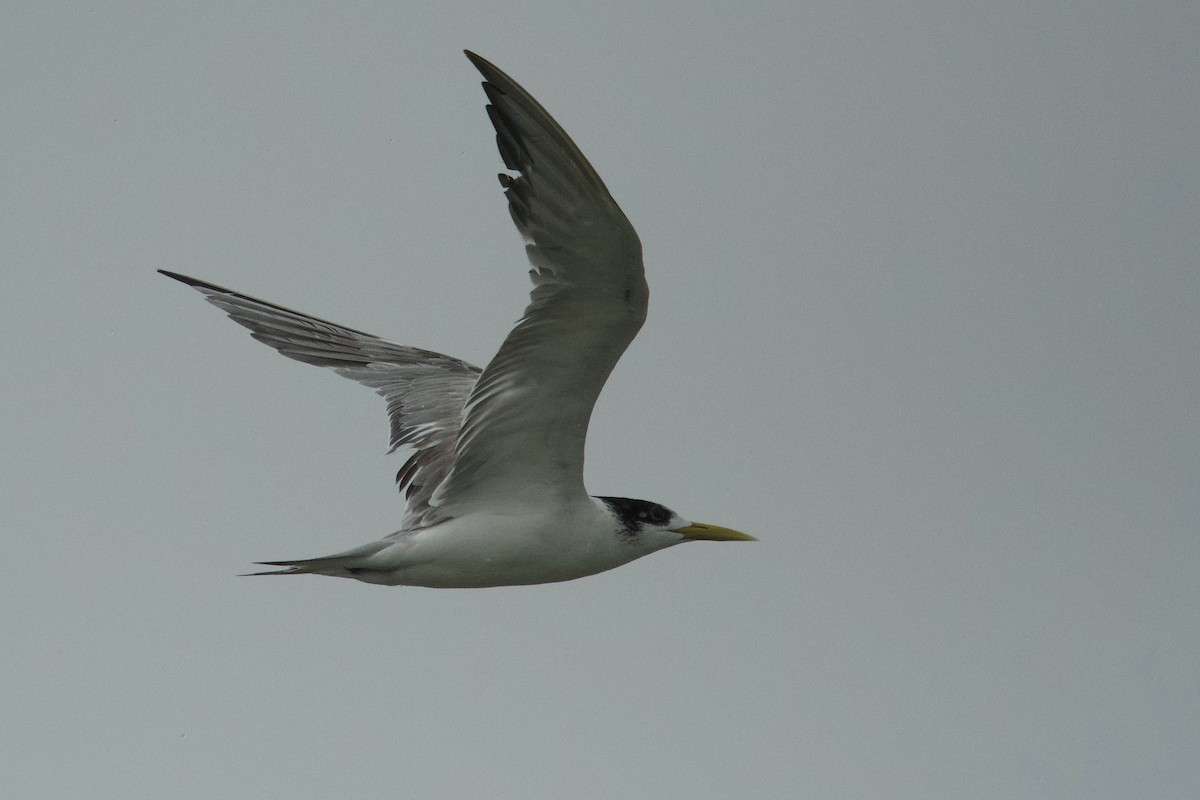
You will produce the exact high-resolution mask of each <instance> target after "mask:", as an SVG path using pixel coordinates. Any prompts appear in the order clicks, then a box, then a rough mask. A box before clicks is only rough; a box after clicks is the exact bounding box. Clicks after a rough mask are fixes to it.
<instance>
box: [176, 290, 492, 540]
mask: <svg viewBox="0 0 1200 800" xmlns="http://www.w3.org/2000/svg"><path fill="white" fill-rule="evenodd" d="M159 272H161V273H162V274H164V275H166V276H167V277H169V278H174V279H175V280H177V281H182V282H183V283H186V284H187V285H188V286H191V287H193V288H195V289H197V290H198V291H200V292H201V293H203V294H204V296H205V297H206V298H207V299H208V302H210V303H212V304H213V305H215V306H217V307H218V308H220V309H221V310H223V311H224V312H225V313H227V314H228V315H229V317H230V319H232V320H233V321H234V322H236V323H238V324H239V325H244V326H245V327H247V328H249V329H250V332H251V335H252V336H253V337H254V338H255V339H257V340H258V341H260V342H263V343H264V344H267V345H270V346H271V347H273V348H275V349H276V350H278V351H279V352H280V353H282V354H283V355H285V356H287V357H288V358H294V359H296V360H297V361H303V362H304V363H305V364H315V365H316V366H318V367H327V368H329V369H331V370H333V371H334V372H336V373H337V374H339V375H342V376H344V377H346V378H350V379H351V380H354V381H358V382H359V383H361V384H363V385H364V386H370V387H371V388H372V389H374V390H375V391H376V392H378V393H379V394H380V395H382V397H383V398H384V400H386V401H387V409H388V420H389V421H390V423H391V450H392V451H394V450H396V449H398V448H401V447H411V448H413V449H414V452H413V454H412V455H411V456H410V457H409V459H408V461H407V462H405V464H404V466H403V467H401V468H400V471H399V472H398V473H397V474H396V482H397V484H398V485H399V487H400V491H401V492H403V493H404V496H405V499H406V500H407V501H408V510H407V511H406V513H405V515H404V524H403V527H404V528H405V529H410V528H419V527H422V524H423V522H424V520H425V517H426V515H427V514H428V512H429V498H430V496H431V495H432V494H433V492H434V490H435V489H436V488H437V486H438V484H440V483H441V482H442V480H443V479H444V478H445V477H446V474H447V473H448V472H449V471H450V467H451V462H452V461H453V458H454V442H455V439H456V438H457V436H458V430H459V426H460V425H461V423H462V413H463V406H464V405H465V404H466V401H467V397H468V396H469V395H470V392H471V387H473V386H474V385H475V381H476V380H477V379H478V377H479V368H478V367H475V366H472V365H470V364H468V363H466V362H465V361H459V360H458V359H457V358H451V357H450V356H445V355H442V354H441V353H434V352H431V351H429V350H420V349H418V348H416V347H405V346H404V345H399V344H394V343H392V342H389V341H386V340H384V339H380V338H379V337H378V336H372V335H371V334H369V333H363V332H362V331H356V330H352V329H351V328H346V327H344V326H342V325H337V324H335V323H332V322H326V321H325V320H322V319H317V318H316V317H310V316H308V315H307V314H301V313H299V312H298V311H292V310H291V309H287V308H284V307H283V306H277V305H275V304H274V303H268V302H266V301H264V300H258V299H255V298H253V297H247V296H246V295H244V294H238V293H237V292H233V291H230V290H229V289H225V288H222V287H220V286H216V285H214V284H211V283H205V282H204V281H200V280H197V279H195V278H189V277H187V276H186V275H178V274H176V273H174V272H167V271H166V270H159Z"/></svg>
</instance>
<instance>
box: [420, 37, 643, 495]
mask: <svg viewBox="0 0 1200 800" xmlns="http://www.w3.org/2000/svg"><path fill="white" fill-rule="evenodd" d="M467 57H468V58H470V59H471V63H473V64H474V65H475V67H476V68H477V69H478V70H479V71H480V72H481V73H482V74H483V77H484V78H485V81H484V84H483V89H484V91H485V92H486V93H487V97H488V100H489V101H490V105H488V107H487V111H488V116H489V117H490V118H491V121H492V125H493V126H494V127H495V129H496V143H497V145H498V146H499V149H500V155H501V156H502V157H503V158H504V164H505V166H506V167H508V169H510V170H512V171H514V172H516V173H518V175H517V176H516V177H513V176H511V175H504V174H502V175H500V183H501V185H502V186H503V187H504V188H505V195H506V196H507V198H508V204H509V211H510V212H511V213H512V218H513V221H514V222H515V223H516V225H517V229H518V230H519V231H520V232H521V235H522V236H524V237H525V239H526V240H527V241H528V244H527V246H526V248H525V249H526V252H527V254H528V256H529V261H530V263H531V264H532V265H533V269H532V270H531V271H530V276H531V277H532V279H533V286H534V288H533V291H532V293H531V295H530V302H529V305H528V306H527V307H526V309H525V314H524V316H523V317H522V319H521V320H520V322H518V323H517V325H516V327H515V328H514V329H513V330H512V332H511V333H510V334H509V335H508V338H507V339H505V341H504V344H503V345H501V347H500V350H499V352H498V353H497V354H496V356H495V358H493V359H492V361H491V363H490V364H488V366H487V368H486V369H484V371H483V374H482V375H481V376H480V378H479V381H478V382H477V383H476V384H475V386H474V389H473V390H472V391H471V396H470V398H469V399H468V401H467V406H466V416H465V419H464V421H463V426H462V430H461V431H460V433H459V435H458V440H457V442H456V443H455V462H454V466H453V468H452V469H451V471H450V474H449V476H448V477H447V478H446V480H445V481H444V482H443V483H442V485H441V486H440V487H439V488H438V490H437V491H436V492H435V493H434V496H433V498H432V503H433V505H434V506H435V507H437V506H442V505H444V506H446V510H447V511H449V512H450V513H453V510H452V509H454V508H457V507H459V506H460V505H468V506H469V505H473V504H475V503H481V504H486V505H488V506H489V507H492V508H494V507H496V506H498V505H503V504H504V503H505V502H512V503H517V504H522V505H524V504H528V503H531V502H540V501H546V502H553V501H554V499H555V498H561V497H564V496H567V495H582V494H583V493H584V489H583V450H584V438H585V436H586V434H587V426H588V421H589V419H590V418H591V414H592V407H593V406H594V405H595V402H596V398H597V396H598V395H599V394H600V390H601V389H602V388H603V386H604V383H605V381H606V380H607V379H608V376H609V373H611V372H612V369H613V367H614V366H615V365H616V363H617V360H618V359H619V358H620V357H621V354H622V353H623V352H624V351H625V348H626V347H627V346H628V345H629V343H630V342H631V341H632V340H633V337H634V336H636V335H637V332H638V330H639V329H640V328H641V326H642V323H643V322H644V321H645V319H646V303H647V300H648V297H649V292H648V290H647V288H646V279H645V274H644V272H643V269H642V247H641V242H640V241H639V240H638V237H637V233H635V232H634V230H633V226H632V225H630V224H629V220H627V219H626V218H625V214H624V213H622V211H621V209H620V208H619V207H618V206H617V204H616V202H615V201H614V200H613V198H612V196H611V195H610V194H609V193H608V189H607V188H605V186H604V182H603V181H601V180H600V176H599V175H597V174H596V171H595V170H594V169H593V168H592V166H591V164H589V163H588V161H587V159H586V158H584V156H583V153H581V152H580V151H579V148H578V147H576V146H575V143H574V142H572V141H571V139H570V137H568V136H567V134H566V132H565V131H563V129H562V128H561V127H560V126H559V125H558V123H557V122H555V121H554V119H553V118H551V116H550V115H549V114H548V113H547V112H546V110H545V109H544V108H542V106H541V105H540V104H539V103H538V102H537V101H536V100H534V99H533V97H531V96H530V95H529V93H528V92H526V91H525V90H524V89H522V88H521V87H520V86H519V85H517V83H516V82H515V81H513V79H512V78H510V77H508V76H507V75H505V74H504V73H503V72H501V71H500V70H499V69H497V68H496V67H495V66H493V65H492V64H490V63H488V62H487V61H485V60H484V59H482V58H480V57H479V56H477V55H475V54H474V53H471V52H467Z"/></svg>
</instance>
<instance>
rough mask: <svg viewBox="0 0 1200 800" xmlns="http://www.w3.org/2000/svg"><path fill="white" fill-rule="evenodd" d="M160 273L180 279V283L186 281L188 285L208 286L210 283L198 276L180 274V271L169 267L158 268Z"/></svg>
mask: <svg viewBox="0 0 1200 800" xmlns="http://www.w3.org/2000/svg"><path fill="white" fill-rule="evenodd" d="M158 274H159V275H166V276H167V277H168V278H174V279H175V280H177V281H179V282H180V283H186V284H187V285H188V286H208V285H209V284H206V283H205V282H204V281H202V280H197V279H196V278H189V277H188V276H187V275H180V274H179V273H178V272H171V270H169V269H160V270H158Z"/></svg>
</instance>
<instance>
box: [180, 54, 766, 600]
mask: <svg viewBox="0 0 1200 800" xmlns="http://www.w3.org/2000/svg"><path fill="white" fill-rule="evenodd" d="M467 57H468V58H469V59H470V60H471V63H472V64H474V65H475V67H476V68H477V69H478V70H479V71H480V72H481V73H482V74H483V77H484V83H483V89H484V92H485V93H486V94H487V97H488V100H489V101H490V105H488V107H487V111H488V116H489V117H490V118H491V121H492V125H493V126H494V127H495V129H496V142H497V144H498V145H499V149H500V155H501V156H502V157H503V159H504V165H505V167H507V168H508V169H509V170H511V171H512V172H515V173H517V175H516V176H512V175H507V174H501V175H500V183H501V185H502V186H503V187H504V189H505V195H506V196H507V198H508V204H509V211H510V212H511V213H512V218H513V221H514V222H515V223H516V225H517V228H518V230H519V231H520V233H521V235H522V236H523V237H524V238H525V239H526V241H527V242H528V244H527V245H526V248H525V250H526V253H527V255H528V257H529V261H530V263H531V264H532V265H533V269H532V270H530V276H531V277H532V279H533V290H532V292H531V294H530V302H529V305H528V306H527V307H526V309H525V314H524V316H523V317H522V318H521V320H520V321H519V322H518V323H517V325H516V327H514V328H513V330H512V332H510V333H509V335H508V337H507V338H506V339H505V340H504V343H503V344H502V345H501V346H500V350H499V352H497V353H496V356H495V357H494V358H493V359H492V361H491V363H489V364H488V366H487V368H486V369H484V370H482V371H480V370H479V368H478V367H474V366H472V365H470V364H468V363H466V362H464V361H460V360H459V359H457V358H452V357H450V356H446V355H442V354H440V353H433V352H430V351H427V350H419V349H417V348H414V347H406V346H404V345H399V344H394V343H392V342H389V341H385V340H383V339H380V338H378V337H376V336H372V335H371V334H368V333H362V332H361V331H356V330H352V329H350V328H346V327H343V326H341V325H336V324H334V323H332V322H326V321H324V320H320V319H317V318H315V317H310V316H308V315H306V314H301V313H298V312H296V311H291V310H289V309H286V308H283V307H282V306H277V305H275V304H273V303H267V302H264V301H262V300H256V299H255V298H253V297H247V296H246V295H243V294H238V293H237V292H232V291H230V290H228V289H224V288H222V287H220V286H215V285H213V284H211V283H206V282H204V281H200V280H196V279H195V278H189V277H186V276H184V275H179V274H176V273H173V272H167V271H165V270H160V271H161V272H162V273H163V274H164V275H167V276H168V277H171V278H175V279H176V280H179V281H182V282H184V283H186V284H188V285H189V286H192V287H194V288H195V289H197V290H199V291H200V292H202V293H203V294H204V295H205V297H206V298H207V300H208V301H209V302H210V303H212V304H213V305H215V306H217V307H219V308H221V309H222V310H224V311H225V312H226V313H228V314H229V316H230V317H231V318H232V319H233V320H234V321H235V322H238V323H239V324H241V325H244V326H245V327H247V328H249V329H250V331H251V333H252V335H253V337H254V338H255V339H257V340H259V341H260V342H264V343H265V344H268V345H270V346H271V347H273V348H275V349H276V350H278V351H279V352H280V353H282V354H283V355H285V356H287V357H289V358H294V359H296V360H297V361H303V362H305V363H306V364H315V365H317V366H321V367H328V368H329V369H332V370H333V371H334V372H336V373H338V374H339V375H343V376H345V377H347V378H350V379H352V380H355V381H358V382H359V383H362V384H364V385H366V386H369V387H371V388H372V389H374V390H375V391H376V392H378V393H379V394H380V395H382V396H383V398H384V399H385V400H386V401H387V408H388V418H389V420H390V422H391V447H392V450H393V451H394V450H396V449H398V448H401V447H404V448H409V449H411V450H412V451H413V452H412V455H411V456H410V457H409V458H408V460H407V461H406V462H405V464H404V466H403V467H401V468H400V471H399V472H398V473H397V475H396V482H397V484H398V485H399V488H400V491H401V492H402V493H403V494H404V496H405V498H406V500H407V504H408V505H407V510H406V512H405V515H404V519H403V522H402V524H401V528H400V530H399V531H396V532H395V533H392V534H390V535H388V536H385V537H384V538H382V539H380V540H378V541H374V542H370V543H369V544H364V545H362V546H361V547H356V548H354V549H352V550H347V551H345V552H341V553H336V554H334V555H331V556H325V557H323V558H311V559H304V560H298V561H263V562H257V563H259V564H262V565H265V566H276V567H284V569H281V570H272V571H268V572H256V573H252V574H254V575H297V574H316V575H330V576H335V577H341V578H354V579H356V580H360V581H365V582H367V583H377V584H384V585H389V586H396V585H405V586H431V587H483V586H509V585H521V584H534V583H550V582H554V581H566V580H571V579H573V578H581V577H583V576H585V575H593V574H595V573H597V572H603V571H605V570H609V569H612V568H613V567H618V566H621V565H622V564H626V563H628V562H630V561H633V560H634V559H636V558H640V557H642V556H644V555H648V554H650V553H653V552H655V551H657V550H662V549H663V548H666V547H671V546H672V545H676V544H681V543H683V542H688V541H695V540H700V539H707V540H716V541H752V540H753V539H754V537H752V536H749V535H747V534H744V533H741V532H739V531H735V530H731V529H729V528H722V527H719V526H716V525H706V524H704V523H700V522H691V521H689V520H687V519H684V518H683V517H681V516H679V515H678V514H676V513H675V512H673V511H671V510H670V509H668V508H665V507H664V506H661V505H659V504H657V503H651V502H648V501H645V500H631V499H627V498H620V497H591V496H589V495H588V493H587V492H586V491H585V489H584V486H583V451H584V437H585V435H586V433H587V426H588V420H589V419H590V417H591V414H592V407H593V406H594V405H595V403H596V398H597V396H598V395H599V394H600V390H601V388H602V387H603V386H604V382H605V381H606V380H607V379H608V376H609V373H610V372H612V369H613V366H614V365H615V364H616V363H617V360H618V359H619V358H620V357H621V353H623V352H624V351H625V348H626V347H627V346H628V345H629V343H630V342H631V341H632V340H633V337H634V336H635V335H637V332H638V329H639V328H641V327H642V323H643V322H644V321H645V319H646V303H647V299H648V297H649V292H648V290H647V287H646V280H645V274H644V272H643V268H642V248H641V242H640V241H639V240H638V237H637V234H636V233H635V232H634V230H633V227H632V226H631V225H630V224H629V221H628V220H627V219H626V218H625V214H624V213H622V211H621V209H620V208H619V207H618V206H617V204H616V202H615V201H614V200H613V198H612V196H611V195H610V194H609V193H608V189H607V188H605V186H604V183H603V182H602V181H601V180H600V176H599V175H597V174H596V171H595V170H594V169H593V168H592V165H591V164H589V163H588V161H587V159H586V158H584V156H583V153H581V152H580V151H579V148H577V147H576V146H575V143H574V142H572V141H571V139H570V137H568V136H567V134H566V132H564V131H563V129H562V128H561V127H559V125H558V123H557V122H555V121H554V119H553V118H552V117H551V116H550V115H549V114H548V113H546V110H545V109H543V108H542V106H541V105H540V104H539V103H538V102H537V101H536V100H534V99H533V97H532V96H530V94H529V93H528V92H526V91H525V90H524V89H523V88H521V87H520V86H519V85H518V84H517V83H516V82H515V81H514V80H513V79H512V78H510V77H508V76H507V75H505V74H504V73H503V72H501V71H500V70H499V69H497V68H496V67H495V66H493V65H492V64H490V63H488V62H487V61H486V60H484V59H482V58H480V57H479V56H477V55H475V54H474V53H471V52H470V51H467Z"/></svg>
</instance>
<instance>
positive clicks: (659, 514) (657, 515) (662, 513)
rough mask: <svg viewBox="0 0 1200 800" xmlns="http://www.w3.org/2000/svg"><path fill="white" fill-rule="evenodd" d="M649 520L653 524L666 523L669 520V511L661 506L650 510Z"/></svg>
mask: <svg viewBox="0 0 1200 800" xmlns="http://www.w3.org/2000/svg"><path fill="white" fill-rule="evenodd" d="M650 521H651V522H652V523H654V524H655V525H666V524H667V523H668V522H670V521H671V512H670V511H667V509H665V508H663V507H662V506H658V507H657V508H653V509H651V510H650Z"/></svg>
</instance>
